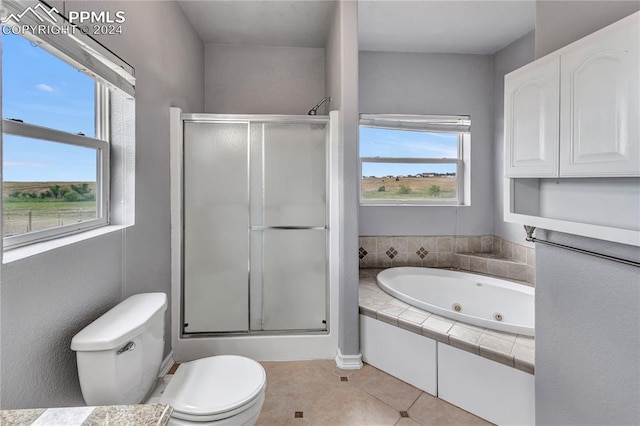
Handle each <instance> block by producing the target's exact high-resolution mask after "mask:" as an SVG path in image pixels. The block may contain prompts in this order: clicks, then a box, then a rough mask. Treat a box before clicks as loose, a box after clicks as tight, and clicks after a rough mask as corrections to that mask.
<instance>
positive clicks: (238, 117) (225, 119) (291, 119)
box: [179, 113, 332, 339]
mask: <svg viewBox="0 0 640 426" xmlns="http://www.w3.org/2000/svg"><path fill="white" fill-rule="evenodd" d="M180 118H181V130H182V131H181V133H182V141H181V146H180V148H181V151H182V155H181V160H182V164H181V181H182V185H184V183H185V156H184V150H185V146H184V143H185V140H184V133H185V124H186V123H211V124H216V123H225V124H228V123H236V124H246V125H247V141H246V143H247V206H248V214H247V222H248V223H247V243H248V248H249V255H248V257H247V288H248V294H247V305H248V318H247V321H248V330H247V331H215V332H191V333H188V332H185V297H184V295H185V282H184V281H185V280H184V277H185V271H184V264H185V221H184V217H185V214H184V211H185V191H184V190H182V191H181V194H180V211H181V213H180V217H181V218H182V223H181V228H182V229H181V232H180V234H181V241H180V245H181V247H180V258H181V259H180V325H179V330H180V338H181V339H193V338H202V337H224V336H228V337H233V336H254V335H255V336H269V335H327V334H329V333H330V330H331V312H330V306H331V303H330V302H331V294H330V287H331V286H330V278H331V270H330V260H331V257H330V256H329V252H330V240H331V239H330V231H331V229H330V227H329V223H330V215H331V207H332V206H331V200H332V197H331V181H330V179H331V172H330V161H331V155H330V137H331V122H330V120H329V116H308V115H261V114H206V113H182V114H181V116H180ZM266 123H277V124H307V123H308V124H314V123H317V124H324V125H326V132H325V146H324V151H325V165H324V167H325V225H324V227H318V226H255V227H254V226H253V225H252V224H251V206H252V204H251V203H252V201H251V125H252V124H263V125H264V124H266ZM262 131H263V132H264V127H262ZM262 143H263V145H264V139H263V141H262ZM262 151H263V152H262V155H263V156H264V149H263V150H262ZM262 173H263V174H264V165H263V166H262ZM262 184H263V185H264V177H263V178H262ZM262 190H263V191H264V186H263V188H262ZM262 202H263V204H264V195H263V196H262ZM263 210H264V205H263ZM267 229H273V230H287V231H288V230H321V229H324V230H325V251H324V263H325V329H324V330H318V329H289V330H251V232H252V231H254V230H267ZM262 279H264V278H262ZM261 286H262V287H263V288H264V283H261ZM261 311H262V314H263V315H264V309H263V308H261Z"/></svg>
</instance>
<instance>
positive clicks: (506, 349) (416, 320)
mask: <svg viewBox="0 0 640 426" xmlns="http://www.w3.org/2000/svg"><path fill="white" fill-rule="evenodd" d="M380 271H382V269H360V288H359V294H360V296H359V299H360V314H361V315H366V316H369V317H372V318H375V319H377V320H379V321H383V322H386V323H388V324H391V325H394V326H396V327H400V328H402V329H405V330H407V331H410V332H413V333H416V334H421V335H423V336H426V337H429V338H431V339H434V340H437V341H439V342H442V343H446V344H447V345H451V346H455V347H457V348H459V349H462V350H465V351H467V352H471V353H474V354H476V355H479V356H481V357H484V358H487V359H490V360H492V361H496V362H499V363H502V364H505V365H508V366H509V367H514V368H517V369H518V370H522V371H525V372H527V373H531V374H534V372H535V366H534V354H535V340H534V338H533V337H529V336H522V335H519V334H511V333H504V332H500V331H495V330H489V329H486V328H482V327H476V326H474V325H470V324H465V323H462V322H458V321H454V320H451V319H448V318H444V317H441V316H439V315H435V314H432V313H430V312H426V311H423V310H422V309H419V308H416V307H413V306H411V305H408V304H407V303H404V302H403V301H401V300H398V299H396V298H394V297H393V296H391V295H389V294H387V293H385V292H384V291H383V290H382V289H381V288H380V287H378V284H377V283H376V276H377V275H378V273H379V272H380Z"/></svg>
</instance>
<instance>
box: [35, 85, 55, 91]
mask: <svg viewBox="0 0 640 426" xmlns="http://www.w3.org/2000/svg"><path fill="white" fill-rule="evenodd" d="M36 87H37V88H38V89H40V90H42V91H44V92H53V91H55V90H56V89H54V88H53V87H52V86H49V85H48V84H44V83H40V84H38V85H36Z"/></svg>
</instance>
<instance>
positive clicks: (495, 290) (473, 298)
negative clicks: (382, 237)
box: [377, 267, 535, 336]
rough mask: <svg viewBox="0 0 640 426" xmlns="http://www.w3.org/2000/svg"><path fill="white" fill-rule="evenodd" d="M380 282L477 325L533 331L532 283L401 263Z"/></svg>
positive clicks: (420, 304)
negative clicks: (405, 265) (526, 284)
mask: <svg viewBox="0 0 640 426" xmlns="http://www.w3.org/2000/svg"><path fill="white" fill-rule="evenodd" d="M377 281H378V286H380V288H381V289H382V290H384V291H385V292H387V293H389V294H390V295H392V296H394V297H395V298H397V299H400V300H402V301H403V302H405V303H408V304H410V305H413V306H415V307H417V308H420V309H422V310H425V311H428V312H431V313H434V314H437V315H441V316H443V317H447V318H450V319H452V320H455V321H461V322H465V323H467V324H472V325H476V326H478V327H484V328H490V329H493V330H498V331H505V332H507V333H516V334H523V335H525V336H533V335H534V303H533V299H534V293H535V290H534V289H533V288H532V287H528V286H525V285H522V284H518V283H515V282H512V281H507V280H502V279H498V278H492V277H487V276H484V275H477V274H472V273H467V272H458V271H448V270H443V269H432V268H415V267H401V268H389V269H385V270H384V271H382V272H380V273H379V274H378V277H377Z"/></svg>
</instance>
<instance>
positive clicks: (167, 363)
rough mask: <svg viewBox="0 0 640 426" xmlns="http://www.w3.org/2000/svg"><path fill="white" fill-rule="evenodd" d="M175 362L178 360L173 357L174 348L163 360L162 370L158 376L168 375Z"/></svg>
mask: <svg viewBox="0 0 640 426" xmlns="http://www.w3.org/2000/svg"><path fill="white" fill-rule="evenodd" d="M175 363H176V362H175V360H174V359H173V350H171V351H170V352H169V354H168V355H167V356H166V357H165V358H164V359H163V360H162V364H160V372H159V373H158V377H164V376H166V375H167V373H168V372H169V370H170V369H171V367H173V364H175Z"/></svg>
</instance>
